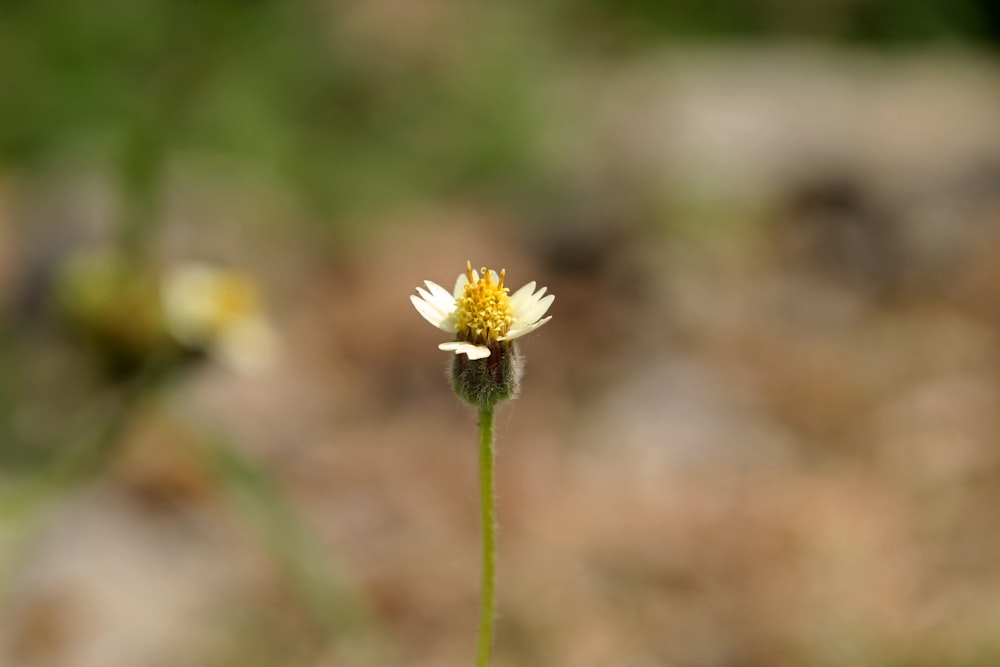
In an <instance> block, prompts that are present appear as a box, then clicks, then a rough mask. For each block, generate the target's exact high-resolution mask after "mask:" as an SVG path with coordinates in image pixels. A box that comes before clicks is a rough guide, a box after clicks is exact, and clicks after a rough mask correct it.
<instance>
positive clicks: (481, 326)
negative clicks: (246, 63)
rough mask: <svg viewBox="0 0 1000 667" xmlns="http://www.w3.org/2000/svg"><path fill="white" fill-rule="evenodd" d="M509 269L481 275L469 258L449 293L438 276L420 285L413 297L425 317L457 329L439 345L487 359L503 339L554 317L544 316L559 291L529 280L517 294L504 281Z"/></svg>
mask: <svg viewBox="0 0 1000 667" xmlns="http://www.w3.org/2000/svg"><path fill="white" fill-rule="evenodd" d="M506 277H507V272H506V270H505V269H501V270H500V273H499V274H497V272H496V271H488V270H487V269H486V268H485V267H484V268H483V270H482V277H481V278H480V274H479V272H478V271H476V270H475V269H473V268H472V263H471V262H468V263H466V268H465V273H462V274H460V275H459V276H458V279H457V280H456V281H455V289H454V290H453V291H452V293H451V294H449V293H448V291H447V290H446V289H444V288H443V287H441V286H440V285H438V284H437V283H435V282H431V281H430V280H425V281H424V285H426V286H427V289H424V288H422V287H418V288H417V293H418V294H419V295H420V296H416V295H411V296H410V301H411V302H413V306H414V308H416V309H417V312H418V313H420V314H421V315H422V316H423V318H424V319H425V320H427V321H428V322H430V323H431V324H433V325H434V326H436V327H437V328H438V329H441V330H442V331H447V332H448V333H454V334H455V340H454V341H451V342H448V343H441V344H440V345H438V347H439V348H440V349H442V350H448V351H451V352H454V353H455V354H464V355H466V356H467V357H468V358H469V359H485V358H486V357H488V356H490V354H491V351H495V350H496V349H498V348H499V347H500V344H502V343H505V342H507V341H512V340H514V339H516V338H520V337H521V336H523V335H525V334H527V333H531V332H532V331H534V330H535V329H537V328H538V327H540V326H542V325H543V324H545V323H546V322H548V321H549V320H551V319H552V317H551V316H549V317H543V316H544V315H545V313H546V312H547V311H548V309H549V306H551V305H552V302H553V301H554V300H555V296H553V295H552V294H549V295H548V296H545V291H546V288H545V287H543V288H541V289H540V290H538V291H537V292H536V291H535V282H534V281H531V282H530V283H528V284H527V285H525V286H524V287H522V288H521V289H519V290H517V291H516V292H514V293H513V294H510V293H509V292H510V289H509V288H507V287H504V280H505V279H506Z"/></svg>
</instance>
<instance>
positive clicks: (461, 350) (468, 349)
mask: <svg viewBox="0 0 1000 667" xmlns="http://www.w3.org/2000/svg"><path fill="white" fill-rule="evenodd" d="M438 349H439V350H445V351H446V352H454V353H455V354H464V355H466V356H467V357H469V359H485V358H486V357H488V356H490V348H488V347H486V346H485V345H473V344H472V343H463V342H461V341H452V342H450V343H441V344H440V345H438Z"/></svg>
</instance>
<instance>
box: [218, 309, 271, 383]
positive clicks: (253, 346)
mask: <svg viewBox="0 0 1000 667" xmlns="http://www.w3.org/2000/svg"><path fill="white" fill-rule="evenodd" d="M280 351H281V345H280V339H279V337H278V334H277V333H276V332H275V331H274V329H272V328H271V326H270V324H269V323H268V322H267V321H266V320H264V319H263V318H260V317H258V318H252V319H249V320H247V321H246V322H243V323H241V324H240V325H239V326H236V327H232V328H231V330H229V331H227V332H226V334H225V335H224V336H222V338H221V339H220V340H219V345H218V349H217V353H218V355H219V357H220V358H221V359H222V360H223V361H224V362H225V363H227V364H229V365H230V366H231V367H233V368H235V369H236V370H237V371H240V372H242V373H246V374H247V375H252V374H255V373H259V372H261V371H263V370H265V369H267V368H269V367H270V366H272V365H274V363H275V361H276V360H277V359H278V357H279V353H280Z"/></svg>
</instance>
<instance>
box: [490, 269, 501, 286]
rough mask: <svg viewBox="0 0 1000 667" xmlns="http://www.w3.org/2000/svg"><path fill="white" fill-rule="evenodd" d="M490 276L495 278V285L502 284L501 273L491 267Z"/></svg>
mask: <svg viewBox="0 0 1000 667" xmlns="http://www.w3.org/2000/svg"><path fill="white" fill-rule="evenodd" d="M490 278H491V279H492V280H493V284H494V285H499V284H500V274H499V273H497V272H496V271H494V270H493V269H490Z"/></svg>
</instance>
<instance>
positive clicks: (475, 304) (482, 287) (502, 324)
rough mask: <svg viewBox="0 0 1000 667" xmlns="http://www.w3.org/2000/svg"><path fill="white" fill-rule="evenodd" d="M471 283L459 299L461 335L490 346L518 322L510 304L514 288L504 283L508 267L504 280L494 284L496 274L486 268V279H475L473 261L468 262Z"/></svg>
mask: <svg viewBox="0 0 1000 667" xmlns="http://www.w3.org/2000/svg"><path fill="white" fill-rule="evenodd" d="M465 272H466V275H468V277H469V282H468V283H467V284H466V285H465V290H464V291H463V292H462V294H461V295H460V296H459V297H458V299H457V300H456V306H457V308H456V311H455V324H456V326H457V327H458V338H459V340H463V341H466V342H469V343H474V344H476V345H489V344H490V343H495V342H497V339H498V338H500V337H501V336H503V335H505V334H506V333H507V331H508V329H510V325H511V323H512V322H513V321H514V310H513V309H512V308H511V306H510V295H509V294H508V292H509V291H510V290H509V289H508V288H506V287H504V286H503V281H504V277H505V276H506V270H505V269H501V271H500V279H499V281H498V282H497V283H496V284H494V283H493V276H492V275H491V274H490V272H489V271H487V270H486V268H485V267H484V268H483V270H482V278H480V279H479V280H474V276H473V273H472V263H471V262H469V263H467V264H466V269H465Z"/></svg>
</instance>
